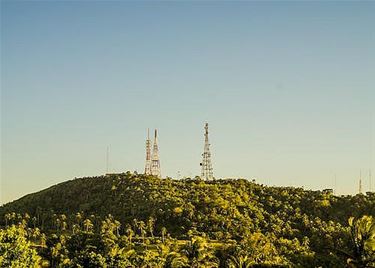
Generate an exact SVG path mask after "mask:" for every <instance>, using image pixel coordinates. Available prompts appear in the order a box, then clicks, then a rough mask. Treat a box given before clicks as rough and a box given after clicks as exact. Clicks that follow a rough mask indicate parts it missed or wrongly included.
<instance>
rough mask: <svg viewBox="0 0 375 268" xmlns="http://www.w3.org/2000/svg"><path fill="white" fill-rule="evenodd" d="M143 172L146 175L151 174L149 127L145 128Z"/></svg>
mask: <svg viewBox="0 0 375 268" xmlns="http://www.w3.org/2000/svg"><path fill="white" fill-rule="evenodd" d="M145 174H146V175H151V140H150V129H147V140H146V164H145Z"/></svg>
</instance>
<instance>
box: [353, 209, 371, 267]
mask: <svg viewBox="0 0 375 268" xmlns="http://www.w3.org/2000/svg"><path fill="white" fill-rule="evenodd" d="M349 228H350V238H351V249H352V252H351V253H349V254H346V255H347V256H348V261H347V262H348V263H349V264H351V265H353V266H355V267H374V266H375V220H374V218H373V217H371V216H363V217H362V218H360V219H357V220H355V219H354V217H351V218H349Z"/></svg>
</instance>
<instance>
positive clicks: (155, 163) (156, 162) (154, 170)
mask: <svg viewBox="0 0 375 268" xmlns="http://www.w3.org/2000/svg"><path fill="white" fill-rule="evenodd" d="M157 137H158V131H157V130H156V129H155V138H154V147H153V149H152V161H151V174H152V175H154V176H155V177H158V178H160V177H161V171H160V159H159V147H158V138H157Z"/></svg>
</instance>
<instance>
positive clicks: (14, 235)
mask: <svg viewBox="0 0 375 268" xmlns="http://www.w3.org/2000/svg"><path fill="white" fill-rule="evenodd" d="M40 264H41V257H40V256H38V254H37V251H36V250H35V249H34V248H32V246H31V242H30V241H29V240H28V239H27V231H26V230H25V228H24V226H23V225H17V226H16V225H12V226H10V227H7V228H5V229H0V267H12V268H18V267H39V265H40Z"/></svg>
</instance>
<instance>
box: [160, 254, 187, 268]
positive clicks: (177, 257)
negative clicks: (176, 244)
mask: <svg viewBox="0 0 375 268" xmlns="http://www.w3.org/2000/svg"><path fill="white" fill-rule="evenodd" d="M188 263H189V260H188V258H187V257H186V256H183V255H181V254H180V253H178V252H169V253H168V255H167V257H166V259H165V263H164V266H163V267H164V268H179V267H187V265H188Z"/></svg>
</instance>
